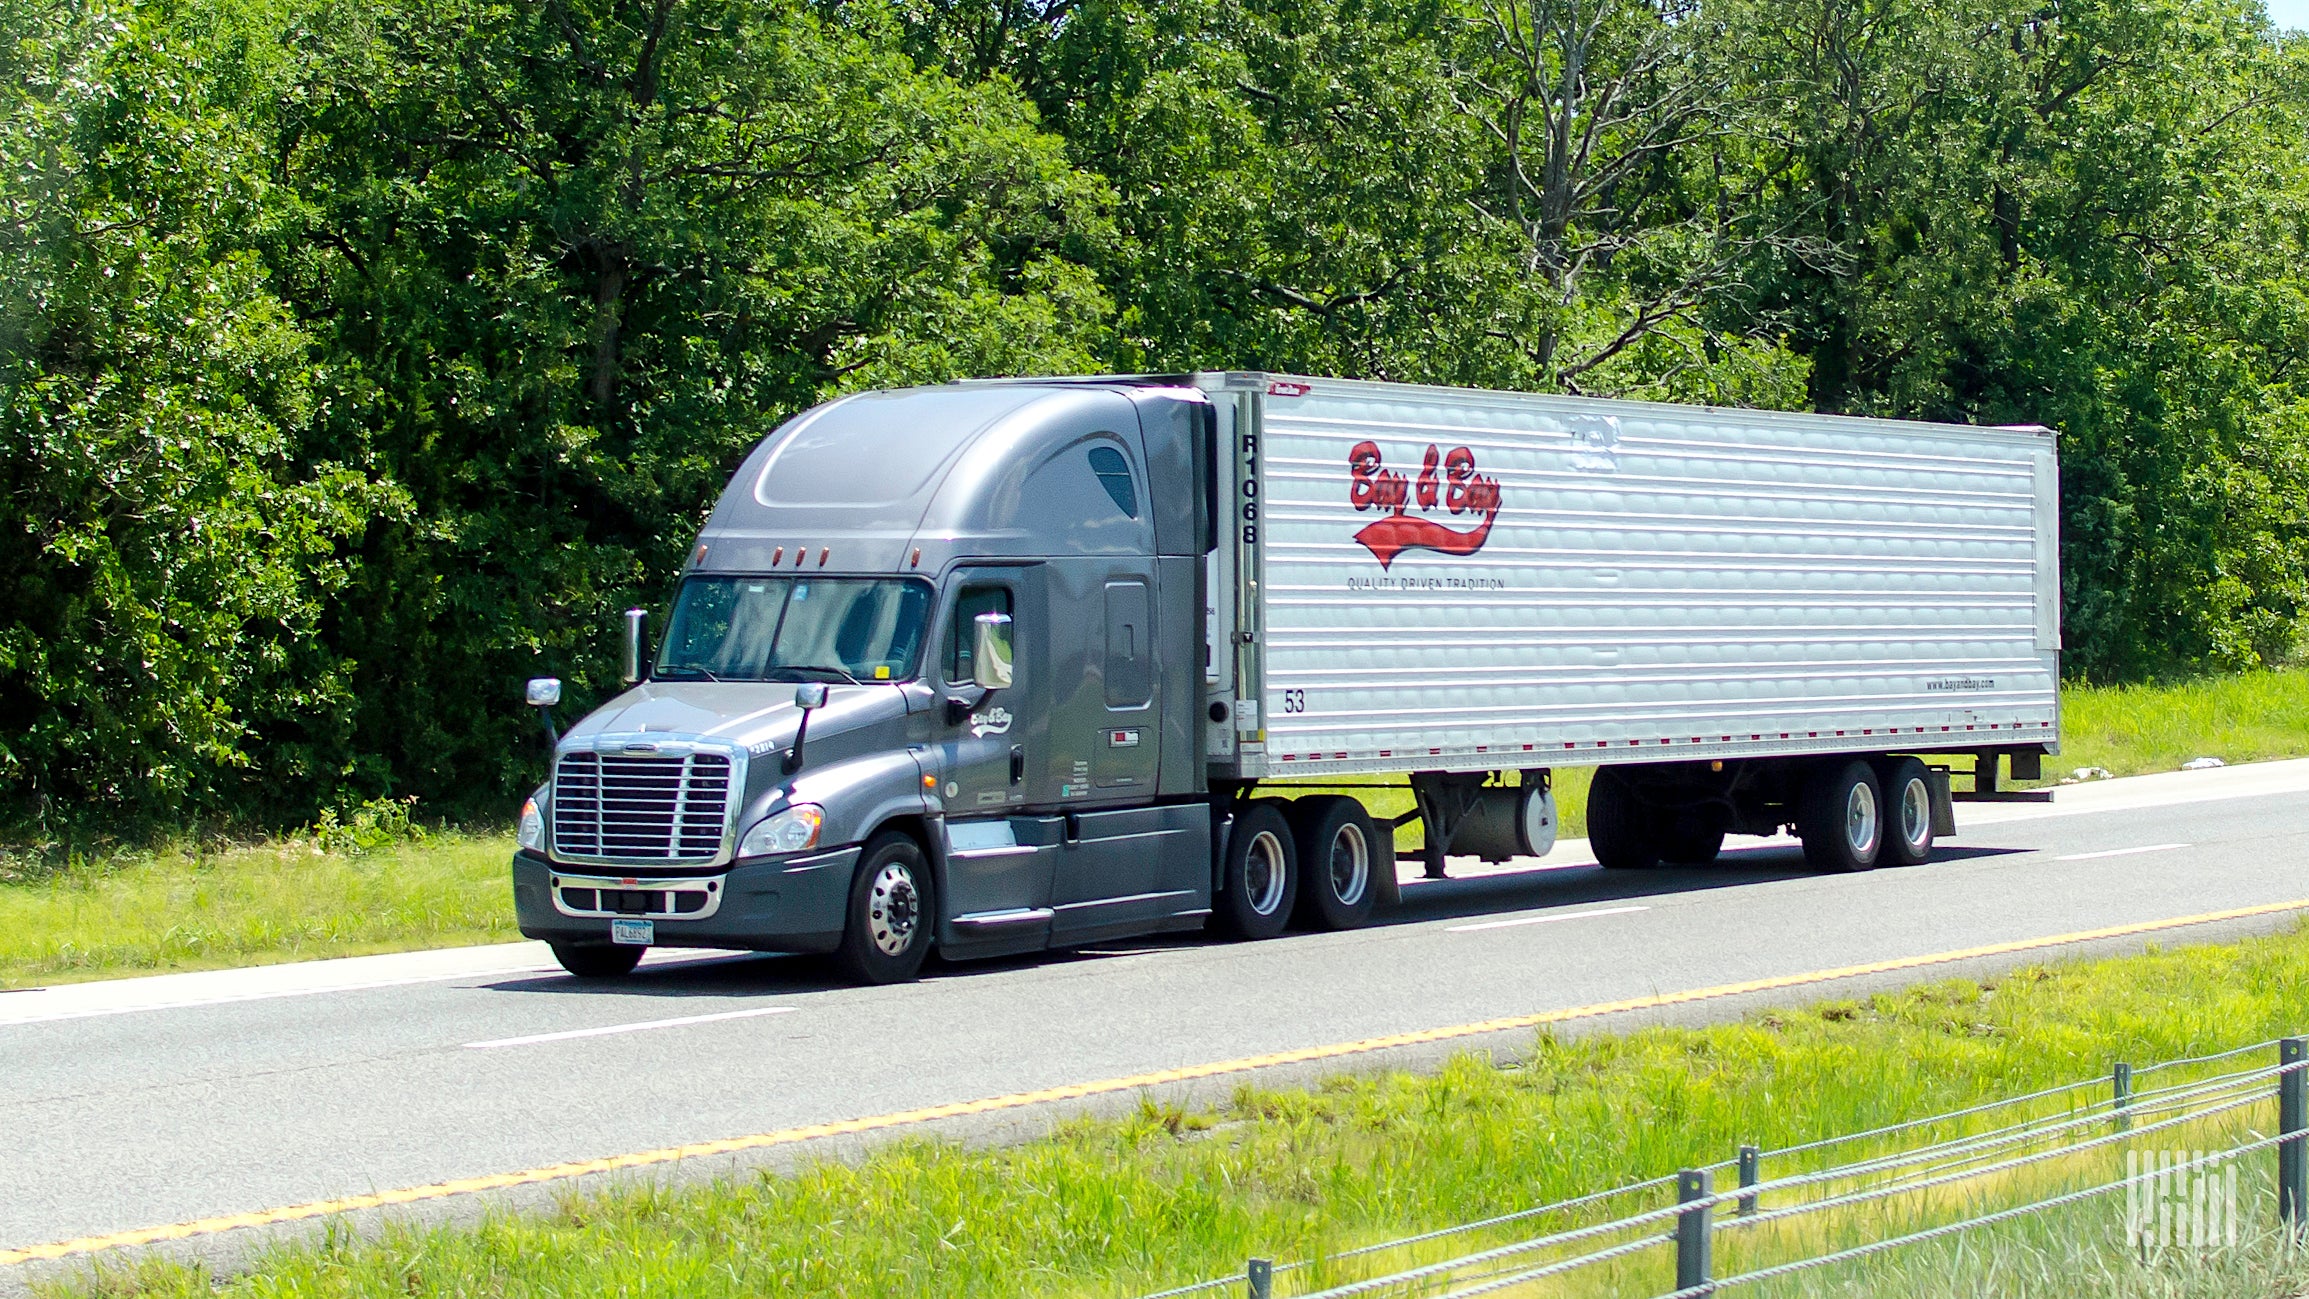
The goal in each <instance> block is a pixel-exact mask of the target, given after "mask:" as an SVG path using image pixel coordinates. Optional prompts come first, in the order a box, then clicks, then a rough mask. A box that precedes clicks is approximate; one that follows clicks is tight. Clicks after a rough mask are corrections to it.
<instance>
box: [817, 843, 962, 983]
mask: <svg viewBox="0 0 2309 1299" xmlns="http://www.w3.org/2000/svg"><path fill="white" fill-rule="evenodd" d="M937 917H938V909H937V905H936V900H935V898H934V897H933V896H932V894H931V892H930V868H929V866H928V865H927V864H926V863H925V862H924V861H923V860H922V846H921V845H920V844H918V843H915V842H914V839H913V837H912V836H911V835H908V834H906V833H904V832H902V831H898V830H885V831H883V832H882V833H880V834H878V835H875V836H874V837H873V838H872V839H869V840H867V841H866V850H865V851H864V852H861V853H859V854H858V870H857V873H856V874H855V875H853V876H852V877H851V879H850V908H849V913H848V915H847V916H846V917H845V920H844V923H843V925H842V945H841V946H840V947H839V948H836V949H835V960H836V962H837V963H838V964H839V965H840V966H841V967H842V972H843V973H844V974H847V975H849V976H850V977H851V978H852V979H855V980H857V981H858V982H860V983H907V982H910V981H911V980H912V979H913V978H914V976H915V975H916V974H918V973H920V972H921V969H922V960H923V958H924V957H926V956H928V955H929V954H930V931H931V929H932V927H933V926H934V925H936V923H937Z"/></svg>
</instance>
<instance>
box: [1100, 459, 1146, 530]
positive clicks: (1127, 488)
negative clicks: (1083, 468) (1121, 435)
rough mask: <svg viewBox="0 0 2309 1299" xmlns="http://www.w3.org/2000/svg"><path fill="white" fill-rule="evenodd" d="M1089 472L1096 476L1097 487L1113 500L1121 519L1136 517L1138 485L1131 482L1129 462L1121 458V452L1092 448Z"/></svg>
mask: <svg viewBox="0 0 2309 1299" xmlns="http://www.w3.org/2000/svg"><path fill="white" fill-rule="evenodd" d="M1090 471H1091V472H1092V473H1094V474H1097V475H1098V485H1099V486H1101V487H1104V488H1105V489H1106V494H1107V495H1108V496H1111V497H1113V498H1114V503H1115V508H1117V509H1119V510H1121V511H1122V512H1123V517H1125V518H1130V519H1135V518H1137V517H1138V485H1137V484H1136V483H1133V482H1132V481H1131V478H1130V462H1129V461H1128V460H1125V459H1123V458H1122V452H1120V451H1117V450H1115V449H1114V448H1113V447H1092V448H1091V449H1090Z"/></svg>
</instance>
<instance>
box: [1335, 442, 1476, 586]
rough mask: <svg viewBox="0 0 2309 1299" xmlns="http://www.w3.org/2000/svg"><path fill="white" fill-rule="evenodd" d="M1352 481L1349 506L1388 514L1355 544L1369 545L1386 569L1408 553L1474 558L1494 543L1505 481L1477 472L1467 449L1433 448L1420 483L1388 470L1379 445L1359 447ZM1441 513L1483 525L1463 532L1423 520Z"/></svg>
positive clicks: (1350, 458) (1351, 463)
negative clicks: (1490, 541)
mask: <svg viewBox="0 0 2309 1299" xmlns="http://www.w3.org/2000/svg"><path fill="white" fill-rule="evenodd" d="M1438 467H1440V468H1441V470H1442V472H1441V473H1440V474H1438V473H1437V472H1436V470H1437V469H1438ZM1347 475H1348V486H1347V499H1348V501H1349V502H1350V503H1352V504H1353V505H1354V507H1355V508H1356V509H1358V510H1380V511H1384V512H1385V514H1386V517H1385V518H1382V519H1380V520H1378V521H1377V522H1375V523H1369V524H1366V525H1364V527H1363V530H1362V531H1360V532H1358V533H1356V534H1355V540H1357V541H1359V542H1362V543H1363V548H1364V549H1366V550H1368V551H1370V552H1371V555H1372V558H1374V559H1377V560H1378V561H1379V567H1381V568H1386V567H1388V566H1389V565H1391V564H1393V563H1394V562H1395V557H1396V556H1397V555H1400V554H1402V553H1403V552H1404V551H1406V550H1432V551H1436V552H1438V553H1440V554H1445V555H1472V554H1474V553H1475V552H1476V551H1478V550H1481V549H1483V543H1484V542H1485V541H1486V540H1488V539H1490V537H1491V524H1492V520H1494V519H1496V518H1498V517H1499V480H1498V479H1496V478H1490V477H1487V476H1485V475H1483V474H1479V473H1477V472H1475V453H1474V452H1472V451H1470V450H1468V449H1467V448H1466V447H1453V448H1452V449H1451V450H1450V452H1449V453H1442V452H1438V451H1437V450H1436V448H1434V447H1432V446H1430V447H1428V448H1427V456H1426V458H1425V459H1424V460H1423V461H1422V462H1421V463H1420V466H1419V476H1418V477H1417V478H1416V479H1414V478H1412V477H1411V476H1410V475H1408V474H1406V473H1404V472H1403V471H1402V470H1399V469H1389V468H1387V467H1386V465H1385V463H1384V462H1383V461H1382V460H1381V458H1380V455H1379V444H1378V443H1376V442H1358V443H1356V444H1355V446H1354V449H1353V450H1351V451H1349V452H1348V453H1347ZM1438 507H1441V509H1442V510H1443V511H1444V512H1445V513H1446V514H1455V515H1460V516H1462V517H1463V518H1467V517H1472V516H1476V515H1480V516H1482V519H1483V522H1481V523H1478V524H1476V525H1475V526H1474V527H1472V528H1466V529H1464V530H1462V529H1454V528H1449V527H1446V526H1444V525H1443V523H1442V522H1440V521H1438V520H1436V519H1432V518H1423V517H1419V516H1421V515H1429V514H1433V513H1434V512H1435V511H1436V509H1437V508H1438ZM1414 510H1416V511H1417V513H1416V514H1414V513H1413V511H1414Z"/></svg>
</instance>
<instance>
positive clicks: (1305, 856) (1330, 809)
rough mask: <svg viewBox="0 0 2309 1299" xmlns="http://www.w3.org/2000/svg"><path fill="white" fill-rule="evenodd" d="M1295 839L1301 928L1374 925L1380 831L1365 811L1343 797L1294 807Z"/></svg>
mask: <svg viewBox="0 0 2309 1299" xmlns="http://www.w3.org/2000/svg"><path fill="white" fill-rule="evenodd" d="M1291 813H1292V816H1291V833H1292V837H1293V838H1294V839H1295V840H1296V841H1297V843H1298V848H1299V906H1298V919H1299V923H1301V924H1303V925H1308V926H1311V927H1313V928H1316V929H1360V928H1362V927H1363V926H1364V925H1366V924H1368V923H1370V920H1371V904H1372V902H1373V900H1374V899H1375V898H1376V897H1377V894H1378V888H1379V884H1378V872H1379V871H1382V870H1390V871H1391V870H1393V869H1395V863H1394V862H1393V861H1392V860H1389V861H1385V862H1382V861H1380V860H1379V857H1380V848H1379V831H1378V829H1377V827H1375V826H1374V825H1373V824H1372V823H1371V814H1370V813H1369V812H1366V811H1364V810H1363V805H1362V804H1361V803H1359V802H1356V801H1355V800H1354V799H1352V798H1348V797H1346V796H1344V795H1341V794H1318V795H1316V796H1314V797H1312V798H1302V799H1298V800H1295V801H1294V802H1293V803H1292V804H1291Z"/></svg>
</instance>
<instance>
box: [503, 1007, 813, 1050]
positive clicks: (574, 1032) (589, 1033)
mask: <svg viewBox="0 0 2309 1299" xmlns="http://www.w3.org/2000/svg"><path fill="white" fill-rule="evenodd" d="M793 1011H794V1008H793V1007H792V1006H755V1007H753V1008H752V1009H750V1010H725V1011H722V1012H721V1013H719V1014H715V1015H684V1016H682V1017H681V1018H679V1019H648V1020H643V1021H642V1022H640V1023H638V1024H605V1025H603V1026H602V1027H600V1028H573V1029H569V1030H566V1031H564V1032H560V1033H532V1034H530V1035H529V1036H527V1037H500V1038H496V1039H493V1040H491V1041H487V1042H467V1043H466V1044H465V1049H466V1050H468V1051H488V1050H492V1049H494V1048H496V1047H501V1046H534V1045H536V1044H537V1043H539V1042H567V1041H569V1040H571V1039H572V1038H580V1037H608V1036H609V1035H611V1034H613V1033H640V1032H645V1031H647V1030H649V1029H653V1028H681V1027H682V1026H684V1025H687V1024H712V1023H717V1022H719V1021H721V1020H725V1019H752V1018H754V1017H755V1016H757V1015H790V1014H792V1013H793Z"/></svg>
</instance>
